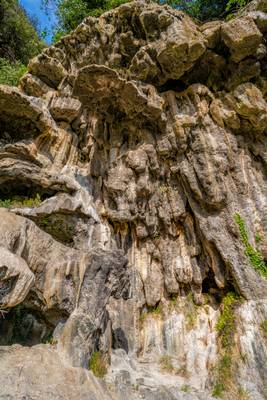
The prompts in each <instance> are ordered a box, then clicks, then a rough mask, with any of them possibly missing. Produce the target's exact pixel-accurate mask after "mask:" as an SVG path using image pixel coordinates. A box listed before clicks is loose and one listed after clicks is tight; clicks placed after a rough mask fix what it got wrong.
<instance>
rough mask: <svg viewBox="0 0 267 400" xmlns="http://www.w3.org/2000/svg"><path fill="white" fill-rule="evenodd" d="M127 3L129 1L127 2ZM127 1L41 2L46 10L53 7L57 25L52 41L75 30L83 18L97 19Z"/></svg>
mask: <svg viewBox="0 0 267 400" xmlns="http://www.w3.org/2000/svg"><path fill="white" fill-rule="evenodd" d="M128 1H129V0H128ZM128 1H127V0H43V4H44V6H45V7H46V8H47V9H48V6H49V5H53V6H54V7H55V9H56V15H57V18H58V25H57V26H56V27H55V29H54V36H53V41H54V42H56V41H57V40H59V39H60V38H61V37H62V36H63V35H65V34H67V33H69V32H70V31H71V30H73V29H75V28H76V27H77V26H78V25H79V24H80V23H81V22H82V21H83V19H84V18H86V17H88V16H91V17H99V16H100V15H101V14H103V13H104V12H106V11H108V10H111V9H113V8H115V7H118V6H120V5H121V4H123V3H127V2H128Z"/></svg>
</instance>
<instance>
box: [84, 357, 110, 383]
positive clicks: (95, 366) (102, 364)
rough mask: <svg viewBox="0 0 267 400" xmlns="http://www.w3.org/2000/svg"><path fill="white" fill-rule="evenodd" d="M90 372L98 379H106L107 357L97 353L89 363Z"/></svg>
mask: <svg viewBox="0 0 267 400" xmlns="http://www.w3.org/2000/svg"><path fill="white" fill-rule="evenodd" d="M88 367H89V370H90V371H92V372H93V374H94V375H95V376H96V377H98V378H104V376H105V375H106V373H107V369H108V368H107V360H106V356H105V355H104V354H102V353H101V352H100V351H95V352H94V353H93V354H92V357H91V359H90V361H89V366H88Z"/></svg>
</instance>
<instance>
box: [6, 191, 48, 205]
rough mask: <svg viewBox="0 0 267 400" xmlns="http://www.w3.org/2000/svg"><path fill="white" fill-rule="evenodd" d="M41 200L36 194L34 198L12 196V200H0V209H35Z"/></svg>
mask: <svg viewBox="0 0 267 400" xmlns="http://www.w3.org/2000/svg"><path fill="white" fill-rule="evenodd" d="M41 202H42V200H41V197H40V195H39V194H38V193H37V195H36V196H35V197H24V196H14V197H13V198H12V199H5V200H1V199H0V207H4V208H21V207H36V206H38V205H39V204H41Z"/></svg>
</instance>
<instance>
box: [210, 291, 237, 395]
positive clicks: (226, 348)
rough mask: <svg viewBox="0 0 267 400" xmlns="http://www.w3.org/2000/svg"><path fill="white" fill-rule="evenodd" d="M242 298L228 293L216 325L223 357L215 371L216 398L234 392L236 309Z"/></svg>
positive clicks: (214, 393)
mask: <svg viewBox="0 0 267 400" xmlns="http://www.w3.org/2000/svg"><path fill="white" fill-rule="evenodd" d="M240 301H241V299H240V297H238V296H237V295H236V294H235V293H233V292H228V293H227V295H226V296H225V297H224V298H223V301H222V313H221V315H220V317H219V319H218V322H217V324H216V330H217V332H218V334H219V341H220V346H221V356H220V359H219V361H218V365H217V368H216V371H215V377H216V380H215V384H214V387H213V393H212V394H213V396H214V397H223V394H224V392H225V391H226V390H227V391H228V390H230V391H231V390H233V387H234V386H235V385H234V384H233V375H234V369H235V366H234V362H233V346H234V334H235V331H236V323H235V309H236V307H237V306H238V305H239V304H240ZM232 396H233V399H234V398H235V399H236V398H237V397H238V396H237V395H236V390H234V392H233V393H232Z"/></svg>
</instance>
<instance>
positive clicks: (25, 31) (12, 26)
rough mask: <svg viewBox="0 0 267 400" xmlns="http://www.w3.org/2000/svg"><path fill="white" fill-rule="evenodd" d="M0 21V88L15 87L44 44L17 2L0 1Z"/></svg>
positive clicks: (10, 0) (16, 0) (14, 0)
mask: <svg viewBox="0 0 267 400" xmlns="http://www.w3.org/2000/svg"><path fill="white" fill-rule="evenodd" d="M0 21H1V24H0V84H3V83H4V84H8V85H16V84H17V82H18V80H19V78H20V77H21V75H23V74H24V73H25V71H26V67H25V65H26V64H27V63H28V61H29V59H30V58H32V57H34V56H35V55H37V54H38V53H40V52H41V50H42V48H43V47H44V43H43V42H42V41H41V40H40V38H39V36H38V33H37V30H36V27H35V26H34V24H35V25H36V26H37V21H36V19H35V20H34V21H30V19H29V17H28V16H27V14H26V12H25V11H24V9H23V8H22V7H21V6H20V5H19V3H18V0H0ZM33 22H34V24H33Z"/></svg>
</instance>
